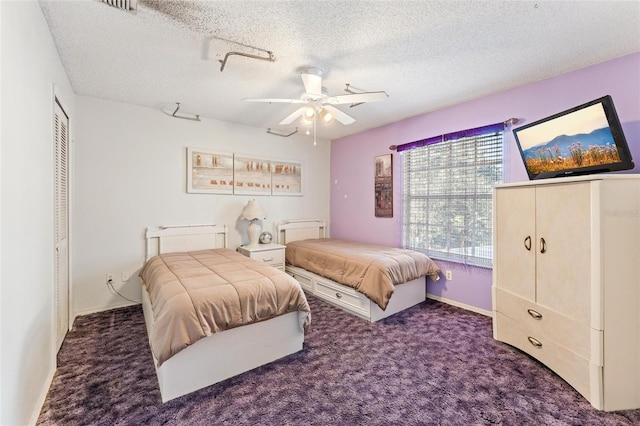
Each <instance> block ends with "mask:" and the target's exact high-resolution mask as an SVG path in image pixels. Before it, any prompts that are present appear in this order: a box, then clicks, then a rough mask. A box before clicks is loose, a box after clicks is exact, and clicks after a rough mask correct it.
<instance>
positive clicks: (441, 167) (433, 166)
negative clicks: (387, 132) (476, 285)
mask: <svg viewBox="0 0 640 426" xmlns="http://www.w3.org/2000/svg"><path fill="white" fill-rule="evenodd" d="M503 131H504V125H503V123H498V124H494V125H491V126H485V127H481V128H477V129H470V130H465V131H462V132H456V133H451V134H448V135H442V136H438V137H435V138H430V139H426V140H422V141H417V142H412V143H409V144H405V145H401V146H399V147H398V151H402V156H403V206H404V219H403V242H404V246H405V247H406V248H409V249H413V250H416V251H420V252H423V253H425V254H427V255H429V256H431V257H433V258H434V259H442V260H449V261H453V262H459V263H465V264H469V265H477V266H484V267H491V263H492V255H493V250H492V228H493V226H492V225H493V219H492V191H493V185H494V184H496V183H499V182H501V181H502V169H503V166H502V134H503Z"/></svg>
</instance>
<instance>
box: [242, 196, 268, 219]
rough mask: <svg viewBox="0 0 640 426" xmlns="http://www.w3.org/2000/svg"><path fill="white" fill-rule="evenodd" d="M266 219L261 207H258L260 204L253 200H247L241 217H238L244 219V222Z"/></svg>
mask: <svg viewBox="0 0 640 426" xmlns="http://www.w3.org/2000/svg"><path fill="white" fill-rule="evenodd" d="M266 218H267V214H266V213H265V212H264V210H262V207H260V204H258V202H257V201H256V200H255V199H253V200H249V202H248V203H247V205H246V206H245V207H244V210H242V215H240V219H246V220H255V219H266Z"/></svg>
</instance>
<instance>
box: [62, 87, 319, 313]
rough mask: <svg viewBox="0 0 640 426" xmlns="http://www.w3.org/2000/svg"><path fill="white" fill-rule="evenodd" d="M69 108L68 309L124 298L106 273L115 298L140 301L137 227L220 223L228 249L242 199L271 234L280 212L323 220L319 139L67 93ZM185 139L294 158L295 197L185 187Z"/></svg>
mask: <svg viewBox="0 0 640 426" xmlns="http://www.w3.org/2000/svg"><path fill="white" fill-rule="evenodd" d="M171 101H172V100H167V102H171ZM187 107H188V106H187V105H183V106H182V109H184V110H185V111H186V110H187ZM76 110H77V112H76V133H75V137H74V138H73V141H72V149H73V153H74V157H73V162H72V167H73V171H74V173H73V180H72V184H73V192H72V195H73V204H72V211H73V219H72V227H71V229H72V232H73V235H72V242H71V244H72V245H71V251H72V265H71V270H72V274H73V276H72V286H73V297H74V305H73V307H74V311H75V313H76V314H83V313H88V312H93V311H99V310H104V309H108V308H112V307H118V306H123V305H126V304H128V303H129V302H127V301H126V300H124V299H122V298H120V297H119V296H114V295H113V294H112V293H110V292H109V290H108V288H107V286H106V284H105V279H106V274H107V273H113V274H115V278H116V288H117V289H118V290H119V291H120V292H121V293H122V294H123V295H125V296H126V297H128V298H130V299H132V300H140V285H139V282H140V281H139V278H138V273H139V271H140V268H141V267H142V264H143V262H144V247H145V246H144V238H143V236H144V230H145V228H146V227H147V226H158V225H164V224H188V223H212V222H215V223H217V224H226V225H227V226H228V227H229V246H230V247H231V248H235V247H237V246H239V245H240V244H242V243H243V242H245V243H246V242H247V241H246V236H245V235H244V234H243V233H241V232H240V231H239V230H238V229H237V225H238V217H239V216H240V213H241V212H242V209H243V207H244V206H245V204H246V203H247V201H248V200H249V199H251V198H257V199H258V201H259V203H260V204H261V205H262V207H263V208H264V209H265V210H266V212H267V215H268V218H267V219H266V220H265V221H263V229H264V230H268V231H271V232H272V233H273V235H274V238H275V225H276V224H277V223H278V222H280V221H282V220H284V219H294V218H298V219H299V218H322V219H325V220H328V219H329V158H330V144H329V142H327V141H321V140H319V141H318V143H317V146H313V141H312V139H311V138H310V137H309V136H305V135H302V134H296V135H294V136H292V137H289V138H283V137H279V136H274V135H270V134H267V133H266V129H259V128H252V127H247V126H242V125H236V124H231V123H225V122H220V121H216V120H209V119H203V121H201V122H194V121H188V120H180V119H176V118H172V117H169V116H168V115H165V114H163V113H162V112H161V111H160V110H159V109H154V108H145V107H139V106H132V105H127V104H122V103H118V102H112V101H106V100H103V99H97V98H93V97H87V96H78V97H77V98H76ZM193 112H194V113H197V112H198V111H193ZM188 146H192V147H201V148H209V149H214V150H221V151H225V152H235V153H243V154H253V155H256V156H260V157H267V158H278V159H291V160H298V161H301V162H302V164H303V191H304V195H303V196H296V197H290V196H258V197H250V196H238V195H215V194H187V193H186V148H187V147H188ZM244 226H246V224H245V225H244ZM243 238H244V241H243ZM122 272H126V273H127V274H129V275H130V276H131V279H130V280H129V281H128V282H125V283H122V282H120V279H121V274H122Z"/></svg>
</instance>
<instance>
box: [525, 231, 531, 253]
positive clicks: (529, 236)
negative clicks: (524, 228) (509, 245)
mask: <svg viewBox="0 0 640 426" xmlns="http://www.w3.org/2000/svg"><path fill="white" fill-rule="evenodd" d="M524 248H526V249H527V251H531V235H528V236H527V238H525V239H524Z"/></svg>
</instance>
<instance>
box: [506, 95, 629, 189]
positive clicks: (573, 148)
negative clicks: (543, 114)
mask: <svg viewBox="0 0 640 426" xmlns="http://www.w3.org/2000/svg"><path fill="white" fill-rule="evenodd" d="M513 135H514V136H515V139H516V143H517V144H518V149H519V150H520V154H521V155H522V160H523V161H524V165H525V168H526V169H527V173H528V174H529V179H531V180H533V179H544V178H553V177H562V176H576V175H584V174H592V173H603V172H613V171H618V170H628V169H633V167H634V164H633V160H632V159H631V153H630V152H629V146H628V145H627V141H626V139H625V137H624V133H623V132H622V126H621V125H620V120H619V119H618V114H617V113H616V110H615V107H614V106H613V99H612V98H611V96H608V95H607V96H604V97H602V98H599V99H595V100H593V101H591V102H587V103H585V104H582V105H579V106H577V107H574V108H571V109H568V110H566V111H562V112H559V113H557V114H555V115H552V116H550V117H547V118H543V119H541V120H538V121H535V122H533V123H529V124H526V125H524V126H521V127H518V128H517V129H513Z"/></svg>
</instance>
